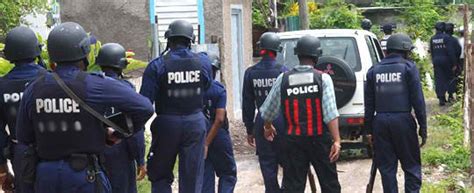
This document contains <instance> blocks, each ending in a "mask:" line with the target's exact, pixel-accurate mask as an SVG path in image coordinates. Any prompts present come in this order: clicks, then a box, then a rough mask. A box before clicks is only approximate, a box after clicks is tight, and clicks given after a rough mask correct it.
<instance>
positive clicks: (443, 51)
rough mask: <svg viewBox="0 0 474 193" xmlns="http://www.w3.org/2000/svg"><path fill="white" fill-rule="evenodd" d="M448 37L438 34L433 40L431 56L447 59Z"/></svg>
mask: <svg viewBox="0 0 474 193" xmlns="http://www.w3.org/2000/svg"><path fill="white" fill-rule="evenodd" d="M446 40H447V38H446V35H444V34H436V35H435V36H433V37H432V38H431V41H430V43H431V52H432V53H431V55H432V56H433V57H439V56H442V57H447V56H448V55H447V53H448V49H447V46H446V43H447V42H446Z"/></svg>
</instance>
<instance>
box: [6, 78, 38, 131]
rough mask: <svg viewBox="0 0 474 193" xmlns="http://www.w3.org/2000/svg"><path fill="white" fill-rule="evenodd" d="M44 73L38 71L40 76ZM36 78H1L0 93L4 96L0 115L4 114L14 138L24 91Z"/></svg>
mask: <svg viewBox="0 0 474 193" xmlns="http://www.w3.org/2000/svg"><path fill="white" fill-rule="evenodd" d="M44 74H46V71H45V70H40V71H39V72H38V76H43V75H44ZM35 79H36V77H34V78H30V79H16V80H12V79H6V78H0V94H1V96H2V100H0V108H1V109H0V111H1V113H0V115H1V116H4V119H5V120H6V121H7V122H6V124H7V125H8V129H9V133H10V137H11V139H12V140H16V130H15V127H16V115H17V113H18V109H19V106H20V101H21V98H22V97H23V91H24V90H25V88H26V86H28V84H29V83H30V82H31V81H33V80H35Z"/></svg>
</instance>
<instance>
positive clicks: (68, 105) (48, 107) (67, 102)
mask: <svg viewBox="0 0 474 193" xmlns="http://www.w3.org/2000/svg"><path fill="white" fill-rule="evenodd" d="M80 112H81V111H80V109H79V104H77V103H76V102H75V101H74V100H72V99H70V98H60V99H36V113H80Z"/></svg>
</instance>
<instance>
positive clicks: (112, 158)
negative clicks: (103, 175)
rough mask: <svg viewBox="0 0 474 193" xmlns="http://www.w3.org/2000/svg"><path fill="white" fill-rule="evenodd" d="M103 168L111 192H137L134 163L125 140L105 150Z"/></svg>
mask: <svg viewBox="0 0 474 193" xmlns="http://www.w3.org/2000/svg"><path fill="white" fill-rule="evenodd" d="M104 156H105V164H104V166H105V170H106V171H107V176H108V177H109V180H110V184H111V185H112V192H113V193H137V182H136V177H137V174H136V166H135V165H136V164H135V160H134V159H133V156H131V155H130V153H129V150H128V147H127V143H126V141H122V142H121V143H119V144H117V145H114V146H112V147H108V148H107V149H106V150H105V152H104Z"/></svg>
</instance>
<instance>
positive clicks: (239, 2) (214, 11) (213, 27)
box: [204, 0, 253, 119]
mask: <svg viewBox="0 0 474 193" xmlns="http://www.w3.org/2000/svg"><path fill="white" fill-rule="evenodd" d="M232 6H241V7H242V23H243V25H242V26H243V29H242V34H243V35H242V37H243V40H242V42H243V64H244V66H245V67H248V66H250V65H251V64H252V52H253V51H252V12H251V11H252V1H249V0H205V1H204V12H205V15H204V18H205V25H206V43H211V36H217V37H218V38H219V39H220V42H221V44H220V45H221V62H222V68H221V71H222V78H223V80H222V82H223V83H224V85H225V86H226V89H227V111H228V114H229V118H231V119H240V111H238V109H234V107H233V106H234V104H233V102H234V96H235V95H236V94H237V93H234V92H233V89H232V83H233V76H232V73H233V70H232V49H233V48H232V28H231V13H232V9H231V7H232ZM242 70H243V69H242Z"/></svg>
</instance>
